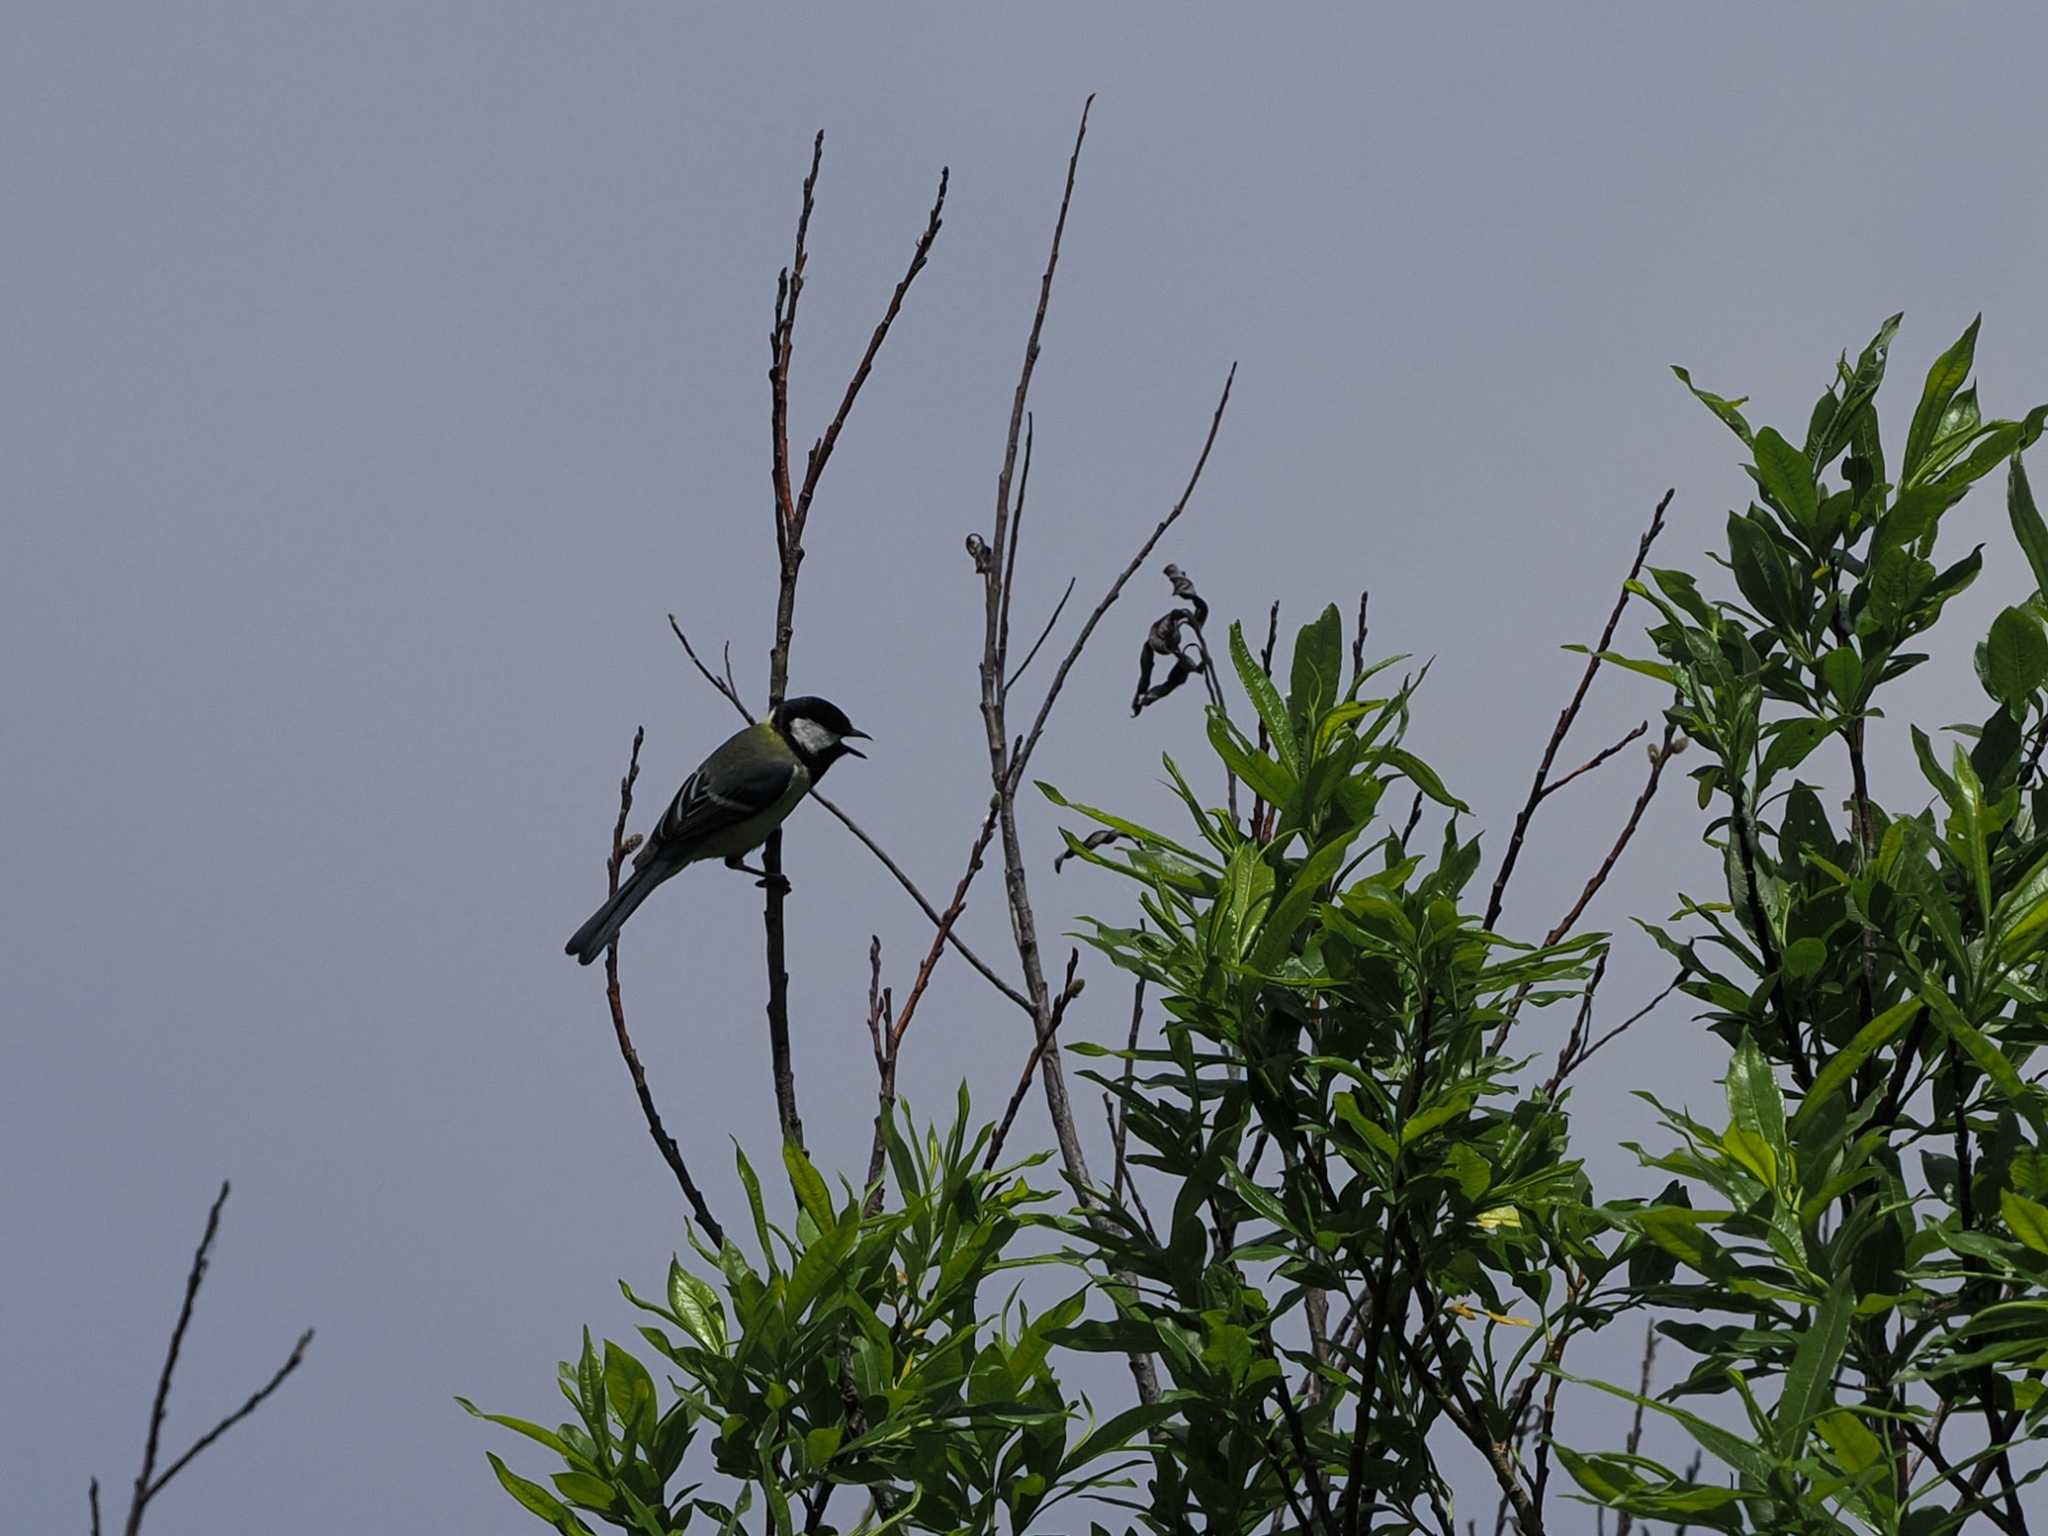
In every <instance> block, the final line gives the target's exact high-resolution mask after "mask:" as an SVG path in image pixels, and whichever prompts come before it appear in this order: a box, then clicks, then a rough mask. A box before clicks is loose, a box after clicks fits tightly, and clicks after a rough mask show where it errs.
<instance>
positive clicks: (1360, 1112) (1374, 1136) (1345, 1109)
mask: <svg viewBox="0 0 2048 1536" xmlns="http://www.w3.org/2000/svg"><path fill="white" fill-rule="evenodd" d="M1330 1107H1331V1109H1332V1110H1334V1111H1335V1112H1336V1116H1337V1118H1338V1119H1339V1120H1341V1121H1343V1122H1344V1124H1346V1125H1347V1126H1349V1127H1350V1128H1351V1129H1352V1130H1354V1131H1356V1132H1357V1133H1358V1135H1359V1136H1360V1137H1361V1138H1362V1139H1363V1140H1364V1141H1365V1143H1366V1144H1367V1145H1368V1146H1370V1147H1372V1148H1373V1149H1374V1150H1375V1151H1377V1152H1378V1153H1379V1154H1380V1155H1381V1156H1382V1157H1384V1158H1386V1160H1387V1161H1388V1162H1392V1161H1393V1160H1394V1159H1395V1158H1397V1157H1399V1156H1400V1155H1401V1148H1400V1146H1399V1144H1398V1143H1396V1142H1395V1140H1394V1138H1393V1137H1392V1136H1391V1135H1389V1134H1388V1133H1387V1129H1386V1127H1385V1126H1382V1125H1380V1124H1378V1123H1377V1122H1376V1121H1374V1120H1373V1119H1372V1118H1371V1117H1370V1116H1368V1115H1367V1114H1366V1113H1365V1110H1364V1109H1363V1108H1362V1107H1361V1106H1360V1104H1359V1102H1358V1095H1357V1094H1355V1093H1351V1092H1349V1091H1346V1092H1344V1093H1340V1094H1338V1095H1336V1096H1335V1097H1334V1098H1333V1099H1331V1101H1330Z"/></svg>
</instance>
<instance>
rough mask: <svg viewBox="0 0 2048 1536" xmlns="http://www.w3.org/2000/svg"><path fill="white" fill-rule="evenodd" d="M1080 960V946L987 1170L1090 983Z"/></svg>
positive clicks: (992, 1143)
mask: <svg viewBox="0 0 2048 1536" xmlns="http://www.w3.org/2000/svg"><path fill="white" fill-rule="evenodd" d="M1080 963H1081V952H1080V951H1079V950H1078V949H1076V950H1072V951H1070V952H1069V953H1068V955H1067V977H1066V981H1065V982H1064V983H1063V984H1062V985H1061V987H1060V995H1059V996H1058V997H1057V998H1055V999H1054V1000H1053V1005H1052V1019H1051V1021H1050V1022H1049V1023H1048V1024H1047V1025H1046V1027H1045V1032H1044V1033H1043V1034H1041V1035H1040V1036H1039V1037H1038V1040H1037V1042H1036V1043H1035V1044H1034V1045H1033V1046H1032V1047H1031V1055H1030V1057H1029V1058H1028V1059H1027V1060H1026V1061H1025V1063H1024V1070H1023V1071H1022V1072H1021V1073H1019V1074H1018V1077H1017V1087H1016V1091H1015V1092H1013V1093H1012V1094H1011V1095H1010V1105H1009V1108H1007V1109H1005V1110H1004V1111H1003V1118H1002V1120H1001V1121H1000V1122H999V1123H998V1124H997V1126H996V1133H995V1135H994V1136H992V1137H990V1138H989V1144H988V1154H987V1155H986V1156H985V1157H983V1158H982V1160H981V1166H982V1171H983V1172H986V1171H987V1170H989V1169H991V1168H993V1167H995V1165H996V1159H997V1158H999V1157H1001V1156H1002V1155H1003V1143H1004V1141H1006V1140H1008V1138H1009V1135H1010V1126H1011V1123H1012V1122H1013V1121H1015V1120H1016V1118H1017V1111H1018V1110H1019V1109H1020V1108H1022V1107H1023V1104H1024V1095H1025V1094H1027V1093H1029V1092H1030V1091H1031V1079H1032V1078H1033V1077H1035V1076H1036V1075H1037V1074H1038V1065H1039V1063H1040V1062H1041V1061H1043V1060H1044V1059H1045V1053H1046V1052H1047V1051H1048V1050H1050V1049H1051V1048H1052V1046H1053V1044H1054V1042H1055V1041H1056V1040H1057V1039H1058V1037H1059V1032H1060V1024H1061V1023H1062V1022H1063V1021H1064V1020H1065V1019H1066V1016H1067V1004H1069V1003H1071V1002H1072V1001H1073V1000H1074V999H1075V998H1077V997H1079V996H1080V995H1081V989H1082V988H1083V987H1084V986H1086V985H1087V983H1086V982H1084V981H1082V980H1081V979H1080V978H1079V977H1078V976H1076V975H1075V974H1074V970H1075V968H1076V967H1077V966H1079V965H1080Z"/></svg>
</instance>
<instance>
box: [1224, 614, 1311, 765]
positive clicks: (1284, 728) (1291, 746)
mask: <svg viewBox="0 0 2048 1536" xmlns="http://www.w3.org/2000/svg"><path fill="white" fill-rule="evenodd" d="M1230 660H1231V662H1232V664H1233V665H1235V666H1236V668H1237V678H1238V681H1239V682H1241V683H1243V684H1244V691H1245V693H1246V695H1247V696H1248V697H1249V698H1250V699H1251V701H1252V708H1254V709H1256V710H1257V711H1258V712H1259V718H1260V719H1261V720H1263V721H1265V722H1266V730H1267V731H1268V733H1270V734H1271V736H1272V738H1273V750H1274V751H1275V752H1277V753H1278V754H1279V756H1280V761H1281V763H1282V764H1284V765H1285V766H1286V769H1287V771H1288V773H1289V774H1290V775H1291V776H1293V777H1294V778H1296V779H1299V778H1300V777H1301V748H1300V746H1299V745H1297V744H1296V742H1295V739H1294V724H1293V722H1292V721H1291V720H1289V719H1288V716H1287V706H1286V705H1285V704H1283V703H1282V702H1281V701H1280V692H1279V690H1278V689H1277V688H1275V687H1274V686H1273V679H1271V678H1270V677H1268V676H1266V669H1265V668H1263V667H1261V666H1260V665H1259V659H1258V658H1257V657H1256V656H1254V655H1252V649H1251V647H1250V646H1248V645H1246V644H1245V641H1244V626H1243V625H1242V624H1233V625H1231V626H1230Z"/></svg>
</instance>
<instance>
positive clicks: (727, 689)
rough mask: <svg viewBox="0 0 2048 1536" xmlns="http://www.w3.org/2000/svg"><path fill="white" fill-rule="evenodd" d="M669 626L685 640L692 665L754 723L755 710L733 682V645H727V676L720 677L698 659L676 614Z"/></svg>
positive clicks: (727, 700)
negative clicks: (742, 696)
mask: <svg viewBox="0 0 2048 1536" xmlns="http://www.w3.org/2000/svg"><path fill="white" fill-rule="evenodd" d="M668 627H669V628H670V629H672V630H674V631H675V636H676V638H677V639H678V640H680V641H682V642H683V654H684V655H686V656H688V657H689V658H690V665H691V666H693V667H695V668H696V669H697V670H698V671H699V672H700V673H702V674H703V676H704V681H705V682H707V683H709V684H710V685H711V686H712V687H713V688H715V689H717V690H718V692H719V693H720V694H721V695H723V697H724V698H725V701H726V702H727V703H728V704H730V705H732V707H733V708H734V709H736V710H738V711H739V712H740V718H741V719H743V720H745V721H746V722H747V724H749V725H752V724H753V723H754V712H753V711H752V710H751V709H749V708H747V705H746V701H745V700H743V699H742V698H741V697H740V691H739V689H738V688H737V687H736V686H734V684H733V680H732V647H731V646H727V647H726V648H725V676H723V677H720V676H719V675H718V674H717V673H716V672H713V671H712V670H711V669H710V668H709V667H707V666H705V665H704V663H703V662H702V661H701V660H699V659H698V656H697V648H696V647H695V646H694V645H692V644H690V637H689V636H688V635H686V634H684V633H683V626H682V625H680V624H678V623H677V622H676V616H675V615H674V614H670V615H669V616H668Z"/></svg>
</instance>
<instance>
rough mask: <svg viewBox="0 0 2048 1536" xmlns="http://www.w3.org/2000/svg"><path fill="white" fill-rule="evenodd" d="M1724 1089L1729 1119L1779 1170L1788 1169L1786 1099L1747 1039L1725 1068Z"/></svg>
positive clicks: (1788, 1148)
mask: <svg viewBox="0 0 2048 1536" xmlns="http://www.w3.org/2000/svg"><path fill="white" fill-rule="evenodd" d="M1726 1086H1727V1089H1728V1114H1729V1118H1730V1119H1732V1120H1733V1121H1734V1122H1735V1124H1736V1125H1738V1126H1740V1127H1741V1128H1742V1129H1743V1130H1745V1131H1749V1132H1751V1133H1753V1134H1754V1135H1756V1136H1758V1137H1760V1138H1762V1140H1763V1142H1764V1144H1765V1145H1766V1146H1768V1147H1769V1148H1770V1149H1771V1153H1772V1156H1773V1159H1774V1161H1775V1163H1776V1165H1777V1166H1778V1167H1788V1166H1789V1165H1790V1164H1791V1161H1792V1149H1791V1147H1790V1145H1788V1144H1787V1142H1786V1140H1785V1096H1784V1094H1783V1092H1782V1091H1781V1090H1780V1089H1779V1087H1778V1078H1777V1074H1776V1073H1775V1072H1774V1071H1773V1070H1772V1068H1771V1063H1770V1061H1769V1060H1768V1059H1767V1058H1766V1057H1765V1055H1764V1053H1763V1052H1762V1051H1760V1050H1758V1049H1757V1047H1756V1042H1755V1041H1754V1040H1752V1039H1750V1038H1749V1037H1748V1036H1747V1035H1744V1036H1743V1038H1742V1044H1741V1045H1740V1046H1738V1047H1737V1048H1736V1052H1735V1058H1734V1060H1733V1061H1731V1062H1730V1063H1729V1064H1728V1079H1727V1084H1726ZM1766 1182H1767V1183H1769V1182H1772V1181H1770V1180H1766Z"/></svg>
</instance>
